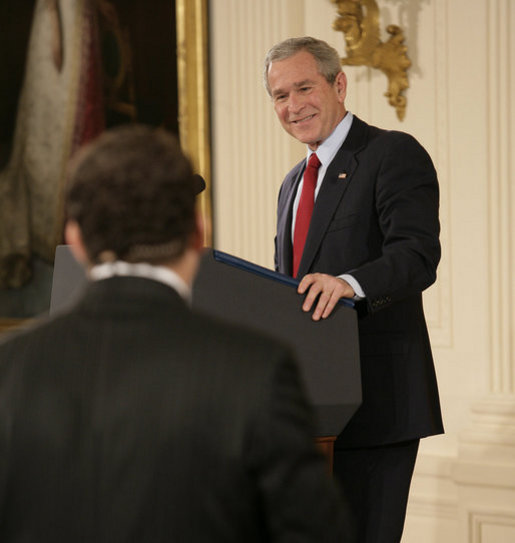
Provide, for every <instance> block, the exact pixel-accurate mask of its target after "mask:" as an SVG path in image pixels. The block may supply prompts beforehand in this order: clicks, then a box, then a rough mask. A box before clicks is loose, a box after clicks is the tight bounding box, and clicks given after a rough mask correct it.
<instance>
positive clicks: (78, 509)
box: [0, 277, 347, 543]
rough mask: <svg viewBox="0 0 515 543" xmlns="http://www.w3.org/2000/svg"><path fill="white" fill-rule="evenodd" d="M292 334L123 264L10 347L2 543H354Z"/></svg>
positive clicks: (0, 422)
mask: <svg viewBox="0 0 515 543" xmlns="http://www.w3.org/2000/svg"><path fill="white" fill-rule="evenodd" d="M311 417H312V414H311V410H310V408H309V407H308V405H307V403H306V399H305V395H304V391H303V388H302V386H301V383H300V382H299V375H298V373H297V369H296V366H295V365H294V363H293V362H292V360H291V358H290V354H289V352H288V351H287V350H286V349H285V348H283V347H282V346H281V345H280V344H278V343H276V342H274V341H272V340H268V339H266V338H263V337H262V336H258V335H255V334H253V333H250V332H246V331H244V330H237V329H234V328H229V327H227V326H226V325H222V324H218V323H216V322H214V321H212V320H210V319H208V318H204V317H202V316H199V315H195V314H193V313H192V312H191V311H190V310H189V309H188V308H187V307H186V305H185V303H184V302H183V300H182V299H180V298H179V296H178V295H177V294H176V292H175V291H174V290H173V289H171V288H169V287H168V286H166V285H163V284H161V283H158V282H155V281H152V280H148V279H144V278H130V277H117V278H111V279H107V280H103V281H99V282H95V283H91V284H89V285H88V286H87V289H86V292H85V295H84V297H83V298H82V299H81V300H80V301H79V302H78V304H77V305H76V306H74V307H73V309H71V310H70V312H69V313H68V314H64V315H61V316H57V317H55V318H53V319H52V320H49V321H48V322H46V323H43V324H42V325H38V326H37V327H35V328H34V329H32V330H29V331H25V332H22V333H20V334H17V335H16V336H15V337H14V338H11V339H9V340H8V341H6V342H4V343H3V344H2V345H0V459H1V461H0V541H2V542H24V543H25V542H36V541H37V542H46V541H49V542H50V541H53V542H55V541H70V542H71V541H74V542H75V541H91V542H110V543H113V542H117V541H120V542H129V541H134V542H136V541H137V542H143V541H148V542H154V543H155V542H159V541H177V542H182V541H184V542H188V543H189V542H203V541H206V542H207V541H209V542H216V541H223V542H235V543H236V542H237V543H241V542H242V541H245V542H253V541H256V542H257V541H260V542H261V541H317V542H318V541H331V542H332V541H346V540H347V539H346V535H345V534H346V530H347V528H346V526H345V525H344V521H343V515H342V510H341V509H340V508H339V507H340V503H339V498H338V497H337V494H336V493H335V489H334V488H333V487H332V483H331V481H330V480H329V478H328V477H327V473H326V471H327V468H326V465H325V461H324V460H323V459H322V458H321V456H320V455H319V454H318V453H317V451H316V450H315V448H314V443H313V439H312V436H313V435H314V429H313V426H312V419H311Z"/></svg>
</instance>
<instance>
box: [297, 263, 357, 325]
mask: <svg viewBox="0 0 515 543" xmlns="http://www.w3.org/2000/svg"><path fill="white" fill-rule="evenodd" d="M297 292H298V293H299V294H306V299H305V300H304V303H303V304H302V310H303V311H310V310H311V307H312V306H313V303H314V302H315V300H316V298H317V297H318V303H317V304H316V307H315V310H314V311H313V315H312V318H313V320H314V321H318V320H320V319H321V318H322V319H326V318H327V317H329V315H330V314H331V313H332V311H333V309H334V308H335V306H336V304H337V303H338V300H339V299H340V298H353V297H354V295H355V292H354V289H353V288H352V287H351V286H350V285H349V283H347V281H344V280H343V279H340V278H339V277H334V276H333V275H327V274H325V273H310V274H308V275H305V276H304V277H303V278H302V281H301V282H300V284H299V287H298V288H297Z"/></svg>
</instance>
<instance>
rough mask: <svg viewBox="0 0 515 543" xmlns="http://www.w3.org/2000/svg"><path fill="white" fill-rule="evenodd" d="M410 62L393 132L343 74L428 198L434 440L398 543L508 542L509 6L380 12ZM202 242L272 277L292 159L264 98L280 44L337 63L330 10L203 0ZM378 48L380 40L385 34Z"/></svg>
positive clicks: (360, 73)
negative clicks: (410, 145)
mask: <svg viewBox="0 0 515 543" xmlns="http://www.w3.org/2000/svg"><path fill="white" fill-rule="evenodd" d="M377 3H378V5H379V7H380V12H381V28H382V29H384V28H385V27H386V25H387V24H390V23H394V24H399V25H400V26H401V27H403V28H404V29H405V34H406V37H407V39H406V44H407V46H408V56H409V57H410V59H411V62H412V66H411V68H410V69H409V72H408V75H409V78H410V88H409V89H408V91H407V92H406V96H407V99H408V104H407V112H406V117H405V120H404V121H403V122H400V121H399V120H398V119H397V117H396V114H395V110H394V109H393V108H392V107H391V106H389V105H388V103H387V101H386V99H385V98H384V96H383V93H384V92H385V90H386V77H385V76H384V75H383V74H382V73H381V72H379V71H377V70H372V69H369V68H364V67H347V68H346V70H345V71H346V73H347V76H348V79H349V85H348V93H347V96H348V98H347V101H346V105H347V107H348V109H350V110H351V111H352V112H353V113H355V114H357V115H358V116H359V117H361V118H362V119H364V120H366V121H367V122H369V123H372V124H375V125H378V126H381V127H385V128H392V129H399V130H405V131H407V132H410V133H412V134H413V135H414V136H415V137H417V139H419V141H421V143H422V144H423V145H424V146H425V147H426V149H427V150H428V151H429V153H430V154H431V156H432V157H433V160H434V162H435V165H436V168H437V170H438V174H439V179H440V186H441V223H442V235H441V241H442V246H443V255H442V262H441V265H440V267H439V277H438V281H437V283H436V284H435V285H434V286H433V287H431V288H430V289H429V290H428V291H427V292H426V293H425V298H424V299H425V305H426V315H427V318H428V323H429V327H430V334H431V339H432V343H433V347H434V355H435V360H436V367H437V373H438V377H439V384H440V391H441V400H442V407H443V412H444V419H445V425H446V434H445V435H444V436H439V437H434V438H429V439H426V440H423V444H422V447H421V453H420V456H419V461H418V462H417V468H416V472H415V477H414V482H413V487H412V493H411V499H410V504H409V509H408V519H407V524H406V530H405V536H404V539H403V541H404V543H408V542H417V543H425V542H428V543H429V542H439V543H440V542H453V543H454V542H462V541H463V542H464V541H473V542H487V543H494V542H495V543H505V542H506V543H507V542H508V541H515V352H514V351H515V324H514V323H515V314H514V309H513V308H514V306H515V273H514V272H515V270H514V255H515V236H514V235H513V232H514V217H515V190H514V189H513V188H512V187H511V178H512V176H513V173H514V172H513V158H512V156H513V154H514V151H515V149H514V142H515V129H514V126H515V123H514V122H513V121H514V115H515V113H514V111H515V104H514V97H515V88H514V87H515V83H514V81H515V41H514V38H513V34H510V31H511V29H512V28H515V2H514V1H513V0H409V1H408V0H378V2H377ZM210 17H211V59H212V64H211V76H212V122H213V184H214V191H215V192H214V218H215V225H214V227H215V245H216V247H217V248H218V249H221V250H223V251H227V252H230V253H233V254H236V255H238V256H241V257H243V258H247V259H249V260H252V261H254V262H257V263H259V264H262V265H265V266H268V267H272V266H273V236H274V232H275V204H276V196H277V190H278V188H279V185H280V183H281V181H282V178H283V177H284V175H285V173H286V172H287V171H288V170H289V169H290V168H291V166H292V165H293V164H294V163H295V162H297V160H299V159H300V158H302V157H303V155H304V152H305V151H304V149H303V146H302V145H300V144H298V143H296V142H295V141H293V140H292V139H291V138H290V137H289V136H288V135H287V134H286V133H284V132H283V131H282V128H281V127H280V125H279V122H278V121H277V119H275V117H274V113H273V110H272V106H271V104H270V101H269V99H268V97H267V95H266V92H265V90H264V88H263V86H262V62H263V57H264V55H265V54H266V51H267V50H268V48H269V47H271V46H272V45H273V44H274V43H276V42H277V41H279V40H281V39H283V38H286V37H290V36H294V35H305V34H311V35H314V36H317V37H321V38H323V39H325V40H326V41H328V42H329V43H330V44H331V45H333V46H334V47H336V48H337V49H338V50H339V51H341V54H342V56H345V48H344V40H343V35H342V34H341V33H340V32H336V31H334V30H333V29H332V23H333V21H334V19H335V17H336V9H335V6H334V5H333V4H332V2H331V1H330V0H260V1H259V2H255V0H211V4H210ZM382 38H383V39H384V40H386V39H387V35H386V33H384V34H383V36H382Z"/></svg>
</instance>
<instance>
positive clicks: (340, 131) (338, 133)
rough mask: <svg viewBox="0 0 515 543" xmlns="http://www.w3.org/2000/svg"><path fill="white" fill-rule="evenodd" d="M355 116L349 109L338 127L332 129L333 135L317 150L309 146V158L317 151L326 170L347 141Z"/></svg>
mask: <svg viewBox="0 0 515 543" xmlns="http://www.w3.org/2000/svg"><path fill="white" fill-rule="evenodd" d="M353 118H354V116H353V115H352V113H351V112H350V111H347V113H346V115H345V117H344V118H343V119H342V120H341V121H340V122H339V123H338V124H337V125H336V128H335V129H334V130H333V131H332V133H331V135H330V136H329V137H328V138H326V139H325V140H324V141H323V142H322V143H321V144H320V145H319V146H318V149H317V150H316V151H312V150H311V149H310V148H309V147H308V154H307V160H309V157H310V156H311V155H312V154H313V153H315V152H316V154H317V157H318V160H320V162H321V164H322V167H324V170H325V169H327V166H329V164H330V163H331V161H332V160H333V158H334V155H336V153H337V151H338V149H339V148H340V147H341V146H342V143H343V142H344V141H345V138H346V137H347V134H348V133H349V130H350V127H351V125H352V119H353Z"/></svg>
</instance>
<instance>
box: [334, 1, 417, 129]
mask: <svg viewBox="0 0 515 543" xmlns="http://www.w3.org/2000/svg"><path fill="white" fill-rule="evenodd" d="M331 1H332V2H333V4H336V7H337V11H338V17H337V18H336V20H335V21H334V23H333V28H334V30H337V31H341V32H343V33H344V37H345V46H346V52H347V56H346V57H344V58H342V64H343V65H348V66H371V67H372V68H377V69H379V70H381V71H382V72H383V73H384V74H386V76H387V77H388V90H387V91H386V92H385V96H386V97H387V98H388V102H389V103H390V105H392V106H393V107H394V108H395V110H396V112H397V117H398V118H399V120H401V121H402V120H403V119H404V116H405V114H406V102H407V100H406V97H405V96H403V95H402V92H403V91H404V90H405V89H407V88H408V87H409V83H408V73H407V70H408V68H409V67H410V66H411V61H410V60H409V58H408V56H407V54H406V53H407V50H408V48H407V47H406V46H405V45H404V33H403V31H402V29H401V28H400V27H398V26H397V25H388V27H387V28H386V31H387V32H388V34H390V38H389V39H388V41H386V42H382V41H381V40H380V37H379V8H378V6H377V2H376V1H375V0H331Z"/></svg>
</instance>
